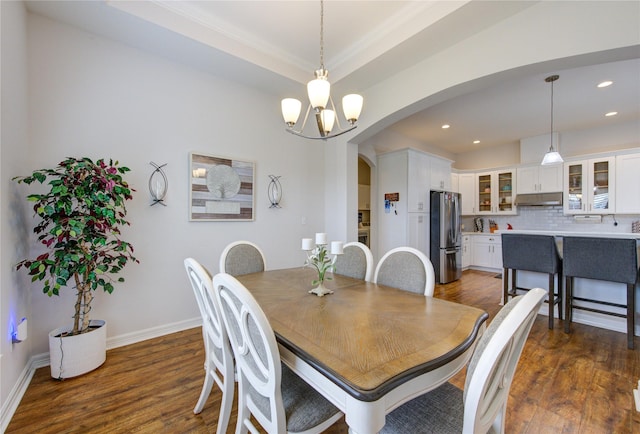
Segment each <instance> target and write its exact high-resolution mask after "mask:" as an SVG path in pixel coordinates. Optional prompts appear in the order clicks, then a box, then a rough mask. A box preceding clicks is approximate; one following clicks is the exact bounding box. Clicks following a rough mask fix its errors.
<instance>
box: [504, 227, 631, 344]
mask: <svg viewBox="0 0 640 434" xmlns="http://www.w3.org/2000/svg"><path fill="white" fill-rule="evenodd" d="M503 233H519V234H530V235H551V236H553V237H555V240H556V245H557V247H558V253H559V254H560V256H561V257H562V240H563V238H564V237H565V236H571V237H580V236H584V237H601V238H624V239H629V238H630V239H635V240H636V244H637V245H638V253H639V254H638V257H639V258H640V234H639V233H630V232H599V233H598V232H568V231H564V232H560V231H544V230H502V231H496V232H495V234H494V235H501V234H503ZM638 266H639V267H640V264H638ZM517 273H518V286H519V287H522V288H535V287H542V288H545V289H546V288H547V286H548V276H547V275H546V274H543V273H535V272H530V271H518V272H517ZM503 278H504V277H503ZM562 278H564V276H562ZM557 279H558V277H557V276H556V287H557V285H558V282H557ZM503 283H504V282H503ZM563 283H564V282H563ZM564 286H565V285H563V287H564ZM626 294H627V290H626V285H625V284H622V283H615V282H607V281H602V280H593V279H582V278H575V283H574V297H580V298H585V299H594V300H602V301H607V302H610V303H615V304H621V305H624V304H626V302H627V297H626ZM563 299H564V300H565V301H566V298H564V295H563ZM638 299H639V297H638V285H637V283H636V306H635V312H636V321H635V323H636V327H635V333H634V334H635V335H636V336H638V335H639V334H640V333H639V330H638V323H639V321H638V310H639V306H638V304H639V303H638V301H639V300H638ZM582 304H583V305H584V306H587V307H589V306H590V305H593V304H590V303H588V302H583V303H582ZM597 306H598V307H600V308H602V306H601V305H597ZM606 309H607V310H608V311H611V312H616V313H620V314H625V313H626V310H625V309H623V308H618V307H613V306H608V307H606ZM540 313H541V314H543V315H548V308H547V307H546V306H543V307H542V308H541V309H540ZM573 322H578V323H582V324H587V325H591V326H595V327H601V328H605V329H609V330H615V331H619V332H622V333H626V331H627V327H626V320H625V318H619V317H613V316H610V315H604V314H600V313H597V312H590V311H583V310H580V309H576V310H574V311H573Z"/></svg>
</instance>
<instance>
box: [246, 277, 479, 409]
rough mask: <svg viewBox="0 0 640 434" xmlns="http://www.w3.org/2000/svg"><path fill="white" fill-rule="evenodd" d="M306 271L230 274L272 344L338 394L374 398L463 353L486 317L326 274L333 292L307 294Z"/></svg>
mask: <svg viewBox="0 0 640 434" xmlns="http://www.w3.org/2000/svg"><path fill="white" fill-rule="evenodd" d="M315 276H317V274H316V272H315V271H314V270H312V269H309V268H303V267H300V268H291V269H282V270H272V271H265V272H260V273H253V274H247V275H244V276H238V277H237V279H238V280H239V281H240V282H241V283H242V284H243V285H245V287H247V289H249V290H250V291H251V293H252V294H253V296H254V297H255V298H256V300H257V301H258V303H259V304H260V306H261V307H262V309H263V311H264V312H265V314H266V316H267V318H268V319H269V322H270V324H271V326H272V328H273V330H274V332H275V334H276V339H277V340H278V342H279V343H280V345H283V346H284V347H285V348H287V349H288V350H289V351H291V352H292V353H294V354H295V355H296V356H297V357H299V358H301V359H302V360H304V361H305V362H306V363H308V364H310V365H311V366H313V367H314V368H315V369H317V370H318V371H320V372H321V373H322V374H323V375H325V376H327V377H328V378H329V379H330V380H331V381H333V382H334V383H336V384H337V385H338V386H339V387H340V388H342V389H343V390H344V391H345V392H347V393H348V394H350V395H351V396H353V397H354V398H356V399H358V400H362V401H374V400H377V399H379V398H380V397H382V396H383V395H385V394H386V393H388V392H389V391H390V390H392V389H394V388H395V387H397V386H399V385H400V384H402V383H404V382H406V381H408V380H410V379H412V378H415V377H417V376H419V375H422V374H424V373H426V372H429V371H431V370H434V369H436V368H439V367H440V366H443V365H445V364H447V363H448V362H450V361H452V360H454V359H456V358H457V357H458V356H460V355H461V354H462V353H463V352H465V351H466V350H467V349H468V348H469V347H470V346H471V345H473V343H474V342H475V340H476V338H477V337H478V333H479V331H480V329H481V326H482V325H483V323H484V321H485V320H486V319H487V318H488V314H487V313H486V312H485V311H483V310H481V309H477V308H474V307H471V306H465V305H462V304H458V303H453V302H449V301H445V300H439V299H436V298H433V297H425V296H424V295H422V294H414V293H410V292H406V291H402V290H398V289H395V288H390V287H385V286H382V285H376V284H374V283H370V282H365V281H363V280H357V279H352V278H349V277H345V276H340V275H336V274H334V275H333V276H332V280H328V281H327V280H325V286H326V287H327V288H330V289H332V290H333V291H334V293H333V294H329V295H325V296H323V297H318V296H316V295H313V294H309V293H308V291H309V290H310V289H311V288H312V285H311V282H312V280H313V279H314V277H315Z"/></svg>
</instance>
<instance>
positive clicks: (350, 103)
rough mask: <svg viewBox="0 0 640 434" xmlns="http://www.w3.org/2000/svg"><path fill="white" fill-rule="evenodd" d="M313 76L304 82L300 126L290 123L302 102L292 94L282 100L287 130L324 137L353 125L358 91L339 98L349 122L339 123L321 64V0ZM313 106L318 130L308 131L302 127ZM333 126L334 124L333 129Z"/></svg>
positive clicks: (295, 119)
mask: <svg viewBox="0 0 640 434" xmlns="http://www.w3.org/2000/svg"><path fill="white" fill-rule="evenodd" d="M314 74H315V77H316V78H315V79H314V80H311V81H310V82H309V83H307V95H308V97H309V105H308V106H307V112H306V114H305V116H304V120H303V121H302V127H300V129H299V130H294V129H293V127H294V126H295V124H296V123H297V122H298V118H299V117H300V110H301V108H302V103H301V102H300V100H297V99H295V98H285V99H283V100H282V103H281V107H282V117H283V118H284V122H285V124H286V125H287V131H288V132H290V133H291V134H296V135H298V136H301V137H304V138H307V139H322V140H326V139H329V138H332V137H336V136H339V135H341V134H344V133H346V132H348V131H351V130H353V129H354V128H356V122H357V121H358V118H359V117H360V112H361V111H362V102H363V98H362V96H361V95H357V94H350V95H346V96H344V97H343V98H342V109H343V112H344V117H345V119H346V120H347V122H348V123H349V126H348V127H347V128H345V129H343V128H342V126H341V125H340V120H339V119H338V116H337V115H336V108H335V105H334V104H333V98H331V83H329V80H328V78H329V71H328V70H327V69H325V67H324V1H323V0H320V68H319V69H317V70H316V71H315V72H314ZM312 109H313V111H314V115H315V118H316V124H317V127H318V128H317V131H316V132H315V133H314V135H308V134H306V133H305V132H304V131H305V126H306V125H307V119H308V118H309V113H310V112H311V110H312ZM334 126H337V128H336V129H335V130H334Z"/></svg>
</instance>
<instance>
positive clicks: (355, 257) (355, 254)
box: [334, 241, 373, 282]
mask: <svg viewBox="0 0 640 434" xmlns="http://www.w3.org/2000/svg"><path fill="white" fill-rule="evenodd" d="M343 252H344V253H342V254H341V255H337V256H336V260H335V263H334V266H335V270H334V273H336V274H340V275H342V276H347V277H353V278H354V279H360V280H366V281H367V282H371V276H372V275H373V254H372V253H371V250H369V247H367V246H366V244H363V243H360V242H357V241H353V242H351V243H347V244H345V245H344V248H343Z"/></svg>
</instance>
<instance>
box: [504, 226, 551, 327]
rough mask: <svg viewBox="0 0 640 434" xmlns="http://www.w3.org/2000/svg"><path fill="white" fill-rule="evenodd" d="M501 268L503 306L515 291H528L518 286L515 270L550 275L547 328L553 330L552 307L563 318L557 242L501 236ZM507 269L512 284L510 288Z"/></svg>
mask: <svg viewBox="0 0 640 434" xmlns="http://www.w3.org/2000/svg"><path fill="white" fill-rule="evenodd" d="M502 266H503V267H504V274H503V277H502V281H503V294H502V300H503V302H504V304H506V303H507V301H509V297H510V296H511V297H515V296H516V295H517V291H518V290H520V291H529V289H530V288H520V287H518V285H517V280H518V279H517V273H518V270H522V271H534V272H536V273H545V274H548V275H549V289H548V295H547V300H546V302H547V303H548V304H549V329H553V307H554V305H558V318H560V319H562V259H561V258H560V255H559V254H558V248H557V247H556V240H555V238H554V237H553V236H551V235H529V234H502ZM509 270H511V285H510V286H509ZM556 274H557V275H558V290H557V291H556V289H555V279H554V277H555V275H556Z"/></svg>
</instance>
